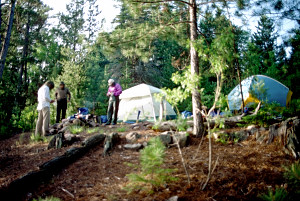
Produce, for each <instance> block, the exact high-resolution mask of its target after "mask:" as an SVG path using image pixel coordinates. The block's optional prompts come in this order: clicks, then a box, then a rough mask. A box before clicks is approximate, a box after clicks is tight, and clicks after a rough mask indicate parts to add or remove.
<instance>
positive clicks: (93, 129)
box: [86, 127, 100, 134]
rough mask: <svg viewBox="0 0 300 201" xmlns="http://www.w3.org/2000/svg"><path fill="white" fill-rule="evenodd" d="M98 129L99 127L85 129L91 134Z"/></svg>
mask: <svg viewBox="0 0 300 201" xmlns="http://www.w3.org/2000/svg"><path fill="white" fill-rule="evenodd" d="M99 131H100V129H99V128H97V127H96V128H88V129H87V130H86V132H87V133H88V134H91V133H97V132H99Z"/></svg>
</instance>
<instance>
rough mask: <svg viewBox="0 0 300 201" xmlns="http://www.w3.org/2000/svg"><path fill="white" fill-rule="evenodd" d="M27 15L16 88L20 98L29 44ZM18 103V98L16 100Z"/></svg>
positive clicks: (25, 79) (25, 73) (25, 76)
mask: <svg viewBox="0 0 300 201" xmlns="http://www.w3.org/2000/svg"><path fill="white" fill-rule="evenodd" d="M29 23H30V22H29V15H28V16H27V23H26V30H25V39H24V45H23V50H22V60H21V66H20V74H19V83H18V88H17V90H18V91H17V94H18V98H20V96H21V93H22V84H23V74H24V81H25V84H26V81H27V56H28V45H29V29H30V26H29ZM18 103H19V100H18Z"/></svg>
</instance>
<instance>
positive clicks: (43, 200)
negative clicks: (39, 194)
mask: <svg viewBox="0 0 300 201" xmlns="http://www.w3.org/2000/svg"><path fill="white" fill-rule="evenodd" d="M32 201H60V199H59V198H56V197H52V196H51V197H46V198H38V199H33V200H32Z"/></svg>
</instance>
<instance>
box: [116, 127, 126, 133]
mask: <svg viewBox="0 0 300 201" xmlns="http://www.w3.org/2000/svg"><path fill="white" fill-rule="evenodd" d="M126 131H127V128H126V127H120V128H117V132H126Z"/></svg>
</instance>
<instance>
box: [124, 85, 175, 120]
mask: <svg viewBox="0 0 300 201" xmlns="http://www.w3.org/2000/svg"><path fill="white" fill-rule="evenodd" d="M158 93H161V90H160V89H159V88H156V87H153V86H150V85H147V84H139V85H137V86H134V87H131V88H129V89H126V90H124V91H123V93H122V94H121V95H120V106H119V113H118V120H119V121H123V122H126V121H136V120H138V119H139V120H150V121H157V120H158V118H159V117H160V118H161V117H162V115H163V114H162V113H164V115H165V116H166V118H167V119H174V118H175V117H176V113H175V112H174V110H173V108H172V106H171V105H170V104H169V103H168V102H167V101H165V100H164V101H163V103H161V102H159V101H157V100H156V99H155V97H154V95H155V94H158Z"/></svg>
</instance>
